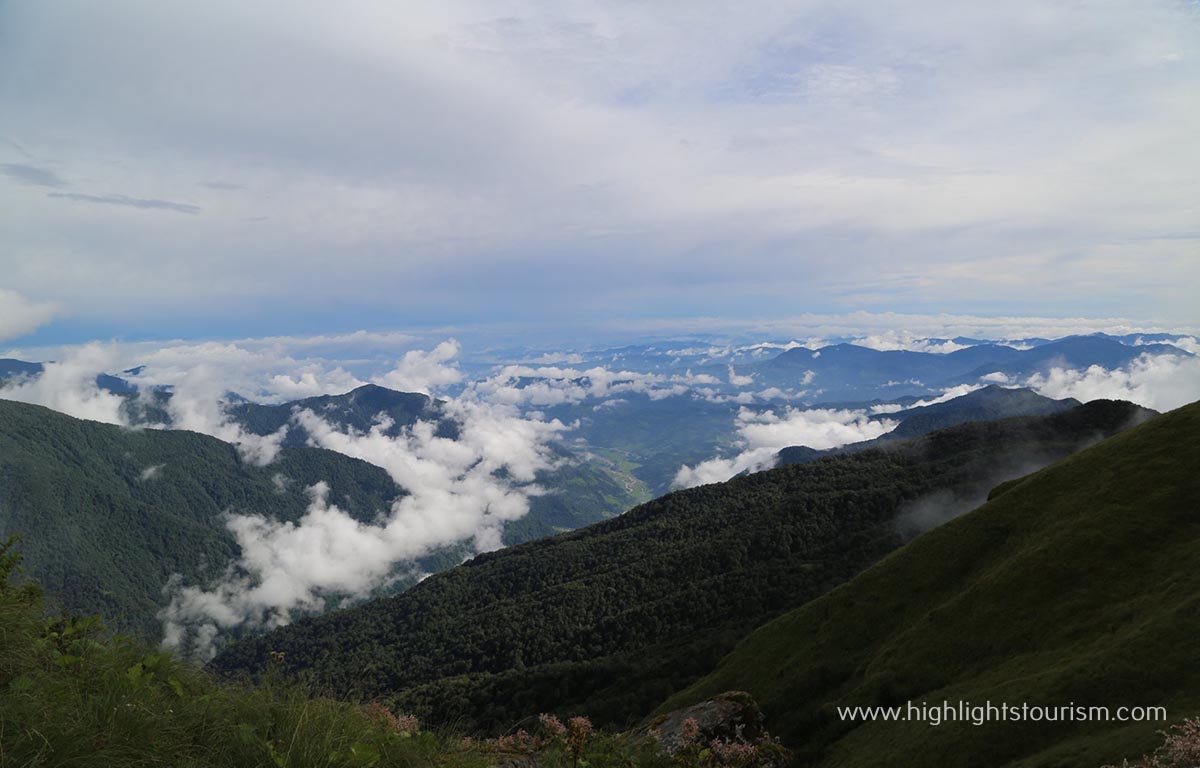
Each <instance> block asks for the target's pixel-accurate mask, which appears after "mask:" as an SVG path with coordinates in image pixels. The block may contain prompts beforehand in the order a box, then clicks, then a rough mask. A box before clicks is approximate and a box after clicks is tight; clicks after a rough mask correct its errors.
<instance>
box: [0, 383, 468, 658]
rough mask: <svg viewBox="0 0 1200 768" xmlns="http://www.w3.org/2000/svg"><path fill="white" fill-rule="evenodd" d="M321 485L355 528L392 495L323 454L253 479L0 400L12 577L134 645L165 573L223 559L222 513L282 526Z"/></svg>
mask: <svg viewBox="0 0 1200 768" xmlns="http://www.w3.org/2000/svg"><path fill="white" fill-rule="evenodd" d="M276 477H279V478H281V479H282V478H287V482H282V481H281V482H277V481H276ZM321 480H323V481H325V482H327V483H329V485H330V488H331V494H332V497H333V498H336V499H338V504H339V505H340V506H342V507H343V508H344V509H345V510H346V511H347V512H348V513H350V514H352V515H354V516H355V517H356V518H358V519H362V520H370V519H372V518H374V516H375V514H376V513H377V511H380V510H385V509H387V507H388V505H389V503H390V501H391V499H393V498H394V497H395V496H396V495H397V493H398V489H397V488H396V485H395V484H394V483H393V482H392V480H391V478H389V477H388V475H387V473H385V472H384V471H383V470H381V469H379V468H377V467H374V466H371V465H370V464H367V463H365V462H362V461H359V460H357V459H351V458H349V457H346V456H343V455H341V454H339V453H334V452H332V451H324V450H319V449H316V448H303V447H297V448H286V449H284V450H283V451H282V453H281V454H280V456H279V459H278V461H276V462H275V463H274V464H272V465H271V466H269V467H256V466H253V465H250V464H247V463H245V462H243V461H242V460H241V459H240V458H239V456H238V453H237V451H236V450H235V449H234V447H233V446H231V445H229V444H228V443H224V442H221V441H220V440H217V439H215V438H211V437H207V436H205V435H200V434H196V433H194V432H182V431H161V430H130V429H124V428H121V427H116V426H112V425H108V424H99V423H96V422H92V421H84V420H80V419H74V418H71V417H69V416H64V415H62V414H60V413H56V412H54V411H51V410H48V409H46V408H42V407H40V406H35V405H26V404H23V403H14V402H9V401H5V400H0V537H2V536H6V535H9V534H14V533H16V534H21V535H22V537H23V543H22V546H21V549H22V552H23V553H24V555H25V566H26V568H27V570H28V571H29V573H30V575H31V576H33V577H34V578H36V579H37V580H38V581H39V582H40V583H41V584H42V585H43V587H44V588H45V589H46V592H47V594H48V597H49V598H50V601H51V603H52V605H55V606H57V607H60V608H64V609H68V610H70V611H73V612H78V613H84V614H91V613H100V614H103V615H104V616H106V617H108V618H109V620H110V621H112V623H113V624H114V625H115V626H118V627H120V628H122V629H123V630H126V631H130V632H136V633H138V634H141V635H143V636H147V637H150V636H154V635H155V634H156V633H157V632H158V629H159V627H158V623H157V621H156V620H155V618H154V614H155V613H156V612H157V610H158V609H159V608H161V607H162V605H163V604H164V602H165V600H164V597H163V595H162V588H163V585H164V584H166V582H167V579H168V578H169V577H170V576H171V574H172V573H181V574H183V575H184V577H185V578H186V579H187V580H188V581H189V582H191V583H195V581H196V580H198V579H201V578H203V577H212V576H217V575H219V574H220V573H221V572H222V571H223V570H224V568H225V566H226V565H227V564H228V563H229V562H230V561H231V560H232V558H233V557H235V556H236V554H237V552H236V544H235V541H234V539H233V537H232V536H231V535H230V534H229V532H228V531H227V530H226V529H225V526H224V524H223V522H222V518H221V513H222V512H223V511H225V510H230V509H232V510H237V511H239V512H246V513H258V514H264V515H268V516H270V517H274V518H276V519H281V520H295V519H298V518H299V517H300V516H301V515H302V514H303V513H304V510H305V508H306V507H307V506H308V501H309V500H308V497H307V495H306V494H305V487H306V486H308V485H311V484H313V483H316V482H318V481H321ZM453 561H454V560H452V561H451V562H453ZM451 562H447V563H445V564H444V565H443V567H446V566H448V565H450V564H451Z"/></svg>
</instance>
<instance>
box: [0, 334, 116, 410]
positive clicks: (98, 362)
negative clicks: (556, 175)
mask: <svg viewBox="0 0 1200 768" xmlns="http://www.w3.org/2000/svg"><path fill="white" fill-rule="evenodd" d="M116 359H117V356H116V350H115V348H113V347H111V346H104V345H101V344H87V345H85V346H82V347H77V348H75V349H73V350H71V351H70V352H69V353H68V354H67V355H66V356H65V357H64V358H63V359H62V360H60V361H57V362H51V363H46V364H45V365H44V367H43V370H42V373H41V374H40V375H38V376H30V377H26V378H21V379H16V380H13V381H9V382H8V383H7V384H5V385H4V386H2V387H0V398H3V399H5V400H16V401H18V402H22V403H31V404H33V405H41V406H45V407H47V408H51V409H53V410H55V411H59V412H60V413H65V414H67V415H68V416H74V417H75V418H77V419H89V420H91V421H102V422H105V423H107V424H121V425H127V424H128V421H127V419H126V417H125V414H124V412H123V407H124V404H125V401H124V399H122V398H121V397H120V396H119V395H115V394H113V393H112V392H108V391H105V390H103V389H101V388H100V387H99V386H98V385H97V384H96V374H98V373H101V372H103V371H104V370H106V369H107V368H108V367H109V366H110V365H112V364H113V363H114V362H115V361H116Z"/></svg>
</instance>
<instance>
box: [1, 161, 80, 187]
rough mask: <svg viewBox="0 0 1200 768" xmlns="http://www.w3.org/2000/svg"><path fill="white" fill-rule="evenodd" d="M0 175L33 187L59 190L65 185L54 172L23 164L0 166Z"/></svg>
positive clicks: (4, 164)
mask: <svg viewBox="0 0 1200 768" xmlns="http://www.w3.org/2000/svg"><path fill="white" fill-rule="evenodd" d="M0 174H3V175H5V176H7V177H9V178H10V179H15V180H16V181H19V182H20V183H22V184H28V185H29V186H33V187H54V188H59V187H65V186H66V185H67V183H66V182H65V181H63V180H62V179H61V178H60V177H59V175H58V174H56V173H55V172H54V171H51V170H49V169H47V168H39V167H38V166H36V165H26V164H24V163H3V164H0Z"/></svg>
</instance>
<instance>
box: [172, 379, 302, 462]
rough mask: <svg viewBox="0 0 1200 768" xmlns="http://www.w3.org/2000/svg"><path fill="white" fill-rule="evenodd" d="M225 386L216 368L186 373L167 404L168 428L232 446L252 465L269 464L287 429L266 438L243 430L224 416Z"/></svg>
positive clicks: (280, 445)
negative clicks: (200, 435) (182, 430)
mask: <svg viewBox="0 0 1200 768" xmlns="http://www.w3.org/2000/svg"><path fill="white" fill-rule="evenodd" d="M226 382H227V379H226V378H225V377H224V376H223V375H222V372H221V370H220V369H219V368H215V367H212V366H208V365H199V366H196V367H195V368H192V369H191V370H190V371H188V372H187V373H186V374H185V375H184V376H183V377H182V378H181V379H179V380H178V381H177V382H176V383H175V387H174V390H173V392H172V395H171V399H170V400H168V401H167V412H168V413H169V414H170V415H171V423H170V426H171V428H172V429H186V430H191V431H192V432H201V433H203V434H206V435H211V436H212V437H215V438H217V439H219V440H224V441H225V442H227V443H233V444H234V445H236V446H237V448H238V452H239V453H240V454H241V456H242V458H243V459H245V460H246V461H249V462H250V463H252V464H256V465H258V466H266V465H268V464H270V463H271V462H273V461H274V460H275V457H276V456H278V455H279V450H280V448H281V447H282V444H283V440H284V438H285V437H287V432H288V427H287V425H286V424H285V425H284V426H282V427H280V428H279V430H278V431H276V432H274V433H272V434H269V435H256V434H254V433H252V432H248V431H247V430H245V429H244V428H243V427H242V425H240V424H237V423H236V422H234V421H233V420H232V419H231V418H230V417H229V414H228V413H226V410H225V407H226V394H227V390H226V388H225V387H226Z"/></svg>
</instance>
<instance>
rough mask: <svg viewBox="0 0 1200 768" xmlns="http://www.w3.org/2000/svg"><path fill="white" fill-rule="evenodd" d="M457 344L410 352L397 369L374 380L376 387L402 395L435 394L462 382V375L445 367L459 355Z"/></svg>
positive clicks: (405, 354) (453, 369)
mask: <svg viewBox="0 0 1200 768" xmlns="http://www.w3.org/2000/svg"><path fill="white" fill-rule="evenodd" d="M459 350H460V347H459V344H458V342H457V341H454V340H450V341H444V342H442V343H441V344H438V345H437V346H436V347H434V348H433V349H432V350H431V351H429V352H423V351H421V350H416V349H414V350H411V351H409V352H405V353H404V357H403V358H401V359H400V362H399V363H398V364H397V365H396V367H395V368H394V369H392V370H391V371H388V372H387V373H385V374H384V375H382V376H379V377H376V378H375V380H374V381H375V383H376V384H379V385H381V386H384V387H388V388H390V389H396V390H399V391H401V392H420V393H422V394H426V395H428V394H432V393H433V392H434V391H436V390H439V389H442V388H444V387H448V386H450V385H453V384H457V383H459V382H460V381H462V378H463V377H462V372H461V371H459V370H458V369H457V368H456V367H453V366H449V365H446V363H448V362H450V361H451V360H453V359H454V358H455V357H456V356H457V355H458V353H459Z"/></svg>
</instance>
